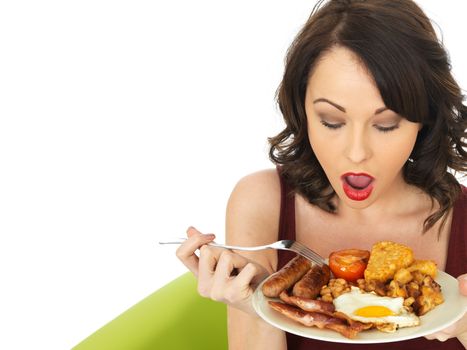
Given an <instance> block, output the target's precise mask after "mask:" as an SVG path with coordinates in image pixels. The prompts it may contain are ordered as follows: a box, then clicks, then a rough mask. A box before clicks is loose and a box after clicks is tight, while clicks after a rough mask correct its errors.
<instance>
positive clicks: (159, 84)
mask: <svg viewBox="0 0 467 350" xmlns="http://www.w3.org/2000/svg"><path fill="white" fill-rule="evenodd" d="M420 3H421V5H422V6H423V7H424V8H425V9H426V10H427V13H428V14H429V16H430V17H432V18H433V19H435V20H436V22H437V23H438V24H439V25H440V26H441V28H442V30H443V33H444V41H445V44H446V46H447V47H448V49H449V52H450V54H451V58H452V64H453V69H454V73H455V76H456V77H457V79H458V81H459V83H460V84H461V86H463V87H466V86H467V70H466V65H465V62H467V50H465V49H464V46H465V33H466V29H465V13H466V10H467V5H466V3H465V1H458V0H450V1H442V2H441V1H438V0H431V1H426V0H422V1H420ZM313 4H314V1H312V0H308V1H304V0H301V1H294V2H289V1H287V2H286V1H259V0H256V1H250V0H242V1H235V2H233V1H230V2H226V1H223V2H221V1H207V0H199V1H188V0H179V1H159V2H158V1H103V0H92V1H91V0H84V1H50V0H48V1H21V0H16V1H3V2H1V3H0V50H1V53H0V89H1V90H0V285H1V287H0V323H1V324H2V330H1V336H0V348H2V349H32V348H34V349H49V350H50V349H66V348H70V347H72V346H73V345H75V344H76V343H78V342H79V341H81V340H82V339H83V338H85V337H86V336H88V335H89V334H91V333H92V332H93V331H95V330H96V329H98V328H99V327H101V326H102V325H104V324H105V323H107V322H108V321H110V320H111V319H113V318H114V317H116V316H117V315H118V314H120V313H121V312H123V311H124V310H126V309H127V308H128V307H130V306H132V305H133V304H135V303H136V302H138V301H139V300H141V299H143V298H144V297H146V296H147V295H149V294H150V293H152V292H153V291H155V290H157V289H158V288H159V287H161V286H162V285H164V284H165V283H167V282H169V281H170V280H172V279H174V278H175V277H177V276H178V275H180V274H182V273H184V272H185V271H186V270H185V268H184V267H183V266H182V265H181V263H179V262H178V261H177V259H176V257H175V255H174V251H175V247H168V246H164V247H161V246H158V245H157V243H156V242H157V241H158V240H159V239H163V238H164V237H178V236H183V235H184V233H185V229H186V228H187V227H188V226H189V225H194V226H196V227H197V228H199V229H200V230H202V231H204V232H215V233H217V235H218V241H223V239H224V236H223V227H224V211H225V204H226V201H227V198H228V196H229V194H230V191H231V189H232V187H233V186H234V184H235V183H236V181H237V180H238V179H239V178H241V177H242V176H244V175H245V174H247V173H250V172H252V171H255V170H258V169H261V168H266V167H271V166H272V164H271V163H270V162H269V161H268V157H267V137H268V136H272V135H274V134H275V133H277V132H279V131H280V129H281V126H282V123H281V119H280V116H279V113H278V111H277V108H276V106H275V102H274V94H275V90H276V88H277V86H278V84H279V82H280V78H281V74H282V70H283V59H284V56H285V52H286V49H287V47H288V45H289V44H290V42H291V40H292V38H293V36H294V35H295V34H296V33H297V31H298V30H299V28H300V26H301V25H302V24H303V23H304V22H305V21H306V19H307V17H308V15H309V12H310V10H311V8H312V7H313Z"/></svg>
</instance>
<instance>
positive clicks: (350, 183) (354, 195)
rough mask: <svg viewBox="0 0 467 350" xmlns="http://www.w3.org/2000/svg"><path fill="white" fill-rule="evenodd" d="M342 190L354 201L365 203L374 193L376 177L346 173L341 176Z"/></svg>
mask: <svg viewBox="0 0 467 350" xmlns="http://www.w3.org/2000/svg"><path fill="white" fill-rule="evenodd" d="M341 180H342V188H343V189H344V193H345V194H346V196H347V197H349V198H350V199H352V200H354V201H363V200H365V199H367V198H368V197H370V195H371V192H372V191H373V181H374V177H373V176H371V175H368V174H365V173H345V174H344V175H342V176H341Z"/></svg>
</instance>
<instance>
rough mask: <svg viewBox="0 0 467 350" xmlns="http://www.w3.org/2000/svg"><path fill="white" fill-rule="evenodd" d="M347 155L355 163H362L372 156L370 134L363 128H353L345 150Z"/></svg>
mask: <svg viewBox="0 0 467 350" xmlns="http://www.w3.org/2000/svg"><path fill="white" fill-rule="evenodd" d="M345 153H346V154H345V155H346V157H347V158H348V159H349V160H350V161H351V162H353V163H355V164H360V163H362V162H364V161H366V160H368V159H369V158H370V157H371V148H370V145H369V140H368V136H367V135H365V132H364V131H363V130H353V131H352V132H351V133H350V135H349V137H348V142H347V146H346V150H345Z"/></svg>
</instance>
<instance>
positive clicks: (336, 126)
mask: <svg viewBox="0 0 467 350" xmlns="http://www.w3.org/2000/svg"><path fill="white" fill-rule="evenodd" d="M320 122H321V124H322V125H324V126H325V127H326V128H328V129H331V130H337V129H340V128H341V127H343V126H344V125H345V123H337V124H333V123H328V122H326V121H324V120H321V121H320ZM374 127H375V128H376V130H378V131H380V132H391V131H393V130H396V129H398V128H399V124H396V125H393V126H378V125H374Z"/></svg>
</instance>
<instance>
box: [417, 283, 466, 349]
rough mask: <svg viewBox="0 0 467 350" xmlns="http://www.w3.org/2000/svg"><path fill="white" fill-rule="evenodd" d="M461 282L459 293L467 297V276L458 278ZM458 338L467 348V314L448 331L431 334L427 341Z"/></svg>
mask: <svg viewBox="0 0 467 350" xmlns="http://www.w3.org/2000/svg"><path fill="white" fill-rule="evenodd" d="M457 280H458V281H459V292H460V293H461V294H462V295H465V296H467V274H464V275H461V276H459V277H458V278H457ZM453 337H457V338H459V340H460V341H461V342H462V344H463V345H464V346H465V347H467V313H466V314H464V316H463V317H462V318H461V319H460V320H459V321H457V322H456V323H454V324H453V325H451V326H449V327H448V328H446V329H443V330H441V331H439V332H436V333H433V334H429V335H427V336H426V337H425V338H427V339H430V340H431V339H437V340H439V341H446V340H448V339H449V338H453Z"/></svg>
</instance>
